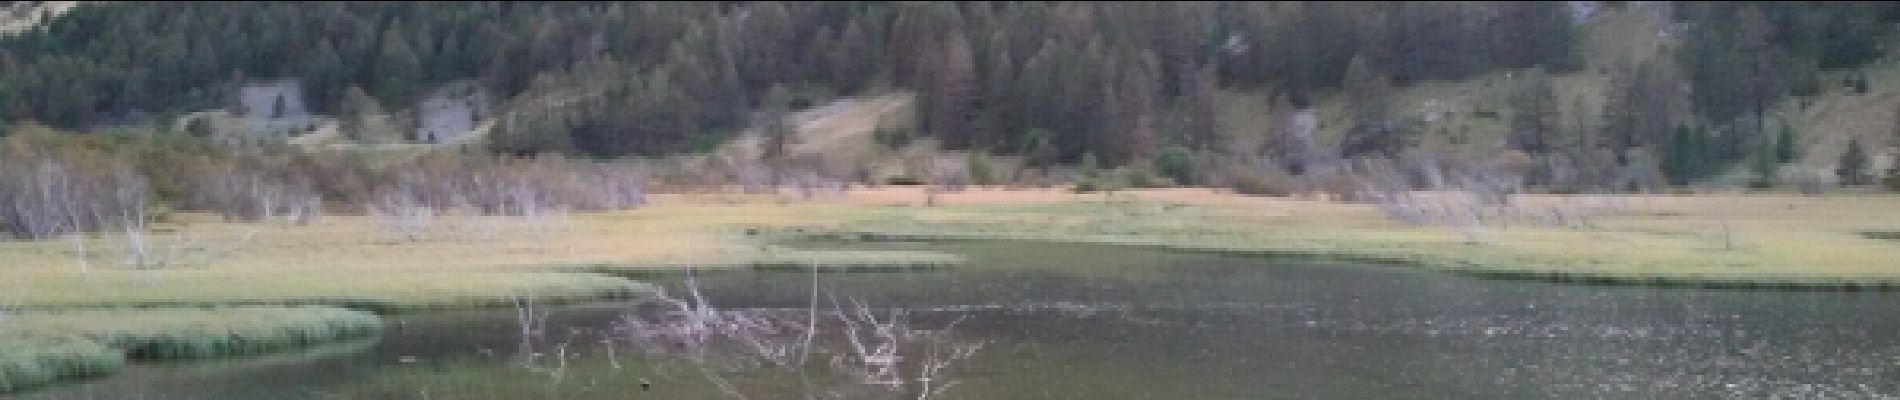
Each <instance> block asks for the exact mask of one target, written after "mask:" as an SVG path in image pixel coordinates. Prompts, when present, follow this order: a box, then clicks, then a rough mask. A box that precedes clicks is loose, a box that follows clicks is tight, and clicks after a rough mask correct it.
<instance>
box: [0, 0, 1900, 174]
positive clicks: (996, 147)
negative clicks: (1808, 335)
mask: <svg viewBox="0 0 1900 400" xmlns="http://www.w3.org/2000/svg"><path fill="white" fill-rule="evenodd" d="M11 4H12V5H13V6H14V8H18V9H22V10H25V9H29V8H31V9H35V10H38V9H44V10H46V11H49V12H38V11H22V12H25V14H20V13H12V14H15V15H14V16H15V18H14V19H13V20H9V21H7V22H9V23H11V24H12V26H25V25H28V24H31V25H34V26H44V27H45V28H46V29H35V30H20V29H16V30H15V32H16V34H14V35H10V36H7V37H4V38H0V61H4V63H5V64H6V67H7V68H4V69H0V119H4V120H6V121H34V122H39V123H42V124H45V125H49V126H52V127H54V128H57V129H60V130H66V131H103V130H134V131H137V130H141V129H152V130H160V131H166V130H171V131H181V130H182V131H191V132H192V133H194V134H199V135H208V136H216V137H218V138H220V139H221V140H222V141H224V142H227V143H241V142H252V141H254V140H250V137H251V136H265V137H266V139H267V140H264V141H273V140H276V138H289V142H291V143H294V144H297V145H300V146H302V147H305V148H317V149H332V150H349V151H358V150H361V151H368V152H392V153H413V152H417V151H428V150H432V149H438V148H457V149H467V148H481V149H486V150H488V151H490V152H494V153H505V154H514V155H531V154H537V153H562V154H565V155H569V156H581V157H588V158H594V159H611V158H621V157H638V158H667V157H671V156H675V155H682V154H693V153H706V152H708V151H710V150H720V149H725V150H721V151H717V152H718V153H723V154H727V155H730V156H733V157H736V158H739V159H743V160H747V161H744V163H757V162H759V161H762V160H756V159H755V158H757V156H759V154H756V152H748V151H751V150H756V147H757V146H756V145H754V144H755V143H754V141H755V140H756V139H755V138H753V137H752V136H751V135H749V134H746V130H747V129H748V128H749V127H753V126H758V125H761V121H759V120H757V118H758V117H759V116H761V115H763V112H764V110H768V109H774V108H775V107H783V108H787V109H801V108H810V110H807V111H805V112H803V114H804V115H808V116H810V115H818V116H825V115H824V114H828V113H832V112H836V113H839V115H837V116H835V118H831V117H833V116H827V118H818V119H813V120H810V121H796V124H797V125H801V126H800V131H801V132H806V131H811V132H821V133H809V134H807V133H801V134H800V135H799V136H800V137H801V138H800V140H796V141H794V142H797V143H799V144H796V145H794V146H793V147H794V148H793V149H791V150H792V154H789V155H788V156H790V157H793V158H826V157H814V156H818V155H823V156H828V157H829V158H835V160H818V161H817V162H813V161H811V160H805V161H798V162H796V164H800V165H802V166H801V167H800V168H805V169H817V170H824V171H825V174H828V175H841V174H844V173H845V172H843V171H846V170H854V171H861V170H863V169H864V168H865V167H866V166H864V165H856V166H848V165H853V164H866V163H869V164H879V162H873V161H876V160H871V159H873V158H884V159H888V158H892V157H894V156H893V155H892V154H880V155H875V156H874V157H867V155H866V154H863V153H864V152H866V151H870V150H876V149H869V148H871V147H875V146H869V144H870V143H871V142H874V141H875V140H873V139H872V136H874V135H869V134H867V132H871V131H875V130H876V129H874V128H868V127H874V126H877V125H878V124H879V122H876V120H878V119H884V120H885V121H884V122H882V123H884V124H887V125H888V126H886V128H889V130H891V131H898V132H901V136H903V137H906V138H910V137H914V138H917V139H922V140H921V141H919V142H918V144H919V146H917V148H913V149H908V150H906V149H888V150H892V152H894V153H906V154H908V155H904V156H895V157H896V158H918V157H913V156H915V155H917V154H921V153H932V154H939V155H955V154H963V153H971V152H974V153H986V154H991V155H995V156H998V157H1003V158H1016V159H1019V160H1024V161H1029V162H1033V163H1034V164H1039V165H1075V164H1080V163H1081V162H1082V160H1084V159H1086V158H1094V159H1095V160H1097V162H1098V163H1099V164H1100V165H1101V166H1103V167H1110V168H1117V167H1128V168H1131V169H1134V170H1137V171H1135V172H1131V173H1138V172H1140V171H1139V170H1142V169H1155V168H1149V167H1153V165H1152V164H1154V163H1157V162H1159V161H1160V160H1157V159H1156V158H1157V157H1158V156H1159V155H1161V154H1173V155H1176V158H1177V159H1176V160H1171V161H1170V162H1172V163H1173V164H1174V165H1176V166H1179V165H1184V164H1183V162H1184V160H1179V159H1178V158H1179V157H1178V155H1180V154H1183V153H1186V154H1192V155H1193V157H1194V158H1197V159H1199V160H1185V162H1187V163H1200V164H1207V165H1206V166H1207V167H1208V168H1207V169H1208V170H1210V171H1211V170H1215V169H1219V170H1222V171H1223V173H1233V172H1235V170H1236V168H1239V167H1236V166H1245V165H1247V164H1258V163H1249V162H1237V161H1235V160H1258V159H1260V158H1262V157H1263V156H1273V157H1283V158H1289V159H1291V158H1299V159H1314V160H1319V159H1325V160H1335V159H1337V160H1340V161H1349V160H1355V159H1398V158H1400V157H1399V156H1400V155H1402V154H1407V153H1412V154H1422V155H1425V156H1426V157H1435V158H1439V159H1444V160H1448V161H1450V160H1458V162H1466V161H1470V162H1480V163H1490V162H1504V161H1500V160H1499V159H1498V157H1497V156H1498V155H1503V154H1512V155H1513V157H1512V159H1511V160H1509V162H1507V164H1511V168H1516V169H1522V171H1519V172H1522V173H1524V174H1527V175H1528V177H1529V179H1531V180H1532V181H1534V182H1543V181H1546V180H1548V179H1545V178H1550V179H1556V177H1558V175H1564V179H1571V178H1572V177H1570V176H1569V175H1572V174H1568V171H1569V170H1570V169H1577V170H1592V171H1594V170H1609V169H1616V170H1618V171H1617V172H1615V173H1614V174H1610V173H1598V174H1595V175H1592V176H1584V175H1577V176H1576V177H1574V178H1575V179H1577V180H1582V181H1579V182H1574V183H1575V184H1574V185H1572V186H1574V187H1576V188H1591V187H1606V186H1627V185H1626V183H1628V182H1626V181H1629V180H1631V177H1632V176H1636V175H1645V176H1649V175H1655V174H1656V173H1660V174H1663V175H1666V177H1667V179H1668V181H1669V182H1671V183H1673V184H1677V185H1684V184H1689V183H1693V182H1702V181H1713V180H1729V179H1730V178H1733V177H1736V176H1741V175H1747V174H1746V172H1749V171H1753V170H1759V168H1755V167H1750V165H1749V164H1748V163H1749V162H1750V160H1752V159H1756V158H1761V157H1757V154H1759V153H1761V152H1760V151H1758V150H1759V149H1761V148H1766V147H1771V146H1772V145H1773V144H1774V143H1775V141H1776V140H1778V139H1777V137H1778V135H1779V134H1780V132H1779V131H1778V130H1777V129H1779V126H1780V124H1779V123H1778V121H1772V122H1775V123H1763V124H1756V123H1753V122H1751V121H1754V120H1756V119H1755V117H1754V116H1755V115H1766V118H1761V119H1762V120H1778V118H1779V117H1778V116H1777V115H1778V114H1777V113H1776V110H1783V109H1785V110H1796V109H1798V110H1799V113H1798V114H1799V115H1794V114H1790V115H1791V116H1792V118H1790V119H1791V120H1790V124H1791V126H1792V127H1794V128H1795V129H1796V130H1797V131H1798V132H1800V133H1802V134H1801V135H1797V139H1798V140H1799V141H1801V143H1800V144H1801V146H1796V147H1800V148H1802V149H1805V150H1806V151H1804V152H1802V153H1801V154H1799V157H1793V158H1796V159H1797V160H1791V161H1798V162H1799V163H1800V165H1802V166H1806V167H1808V168H1809V169H1816V170H1821V169H1827V168H1828V166H1829V165H1830V164H1831V163H1832V162H1831V161H1830V159H1833V158H1836V156H1837V155H1838V154H1839V153H1840V152H1841V151H1842V148H1843V147H1844V145H1843V143H1845V142H1846V140H1845V139H1844V138H1846V137H1848V136H1856V137H1864V138H1866V139H1867V140H1868V141H1869V144H1870V146H1874V145H1884V143H1874V142H1873V139H1875V138H1877V137H1878V136H1879V134H1880V131H1881V130H1882V128H1880V127H1881V126H1890V125H1892V124H1891V123H1888V122H1882V121H1885V120H1891V119H1892V118H1893V117H1892V116H1891V115H1890V114H1892V111H1890V109H1891V108H1893V107H1890V106H1888V105H1887V104H1888V103H1891V102H1893V101H1895V100H1894V99H1892V97H1893V94H1892V93H1893V92H1892V91H1891V90H1890V89H1889V88H1886V86H1889V85H1888V83H1890V82H1893V81H1892V79H1893V78H1894V77H1893V76H1891V75H1892V74H1891V73H1890V71H1888V70H1889V69H1891V68H1890V67H1888V66H1887V64H1884V63H1883V62H1881V61H1880V60H1884V59H1888V58H1890V55H1888V54H1886V49H1885V48H1883V47H1882V45H1881V44H1882V43H1885V42H1888V41H1890V40H1888V39H1891V38H1893V37H1894V29H1893V27H1894V26H1895V25H1894V23H1895V22H1900V6H1895V5H1892V4H1883V3H1816V4H1800V5H1796V4H1792V3H1786V4H1784V3H1762V4H1730V3H1690V2H1683V3H1676V2H1523V3H1516V2H1434V3H1305V2H1268V3H1255V2H1204V3H1167V2H1163V3H1127V4H1119V3H1117V4H1110V3H1103V4H1094V3H1066V2H1022V3H884V2H820V3H805V2H748V3H740V4H724V5H719V4H697V3H695V4H687V3H640V4H631V3H604V2H588V3H544V2H500V3H485V2H450V3H442V4H430V5H427V6H424V5H423V4H422V3H413V2H377V3H364V2H347V3H303V2H282V3H228V4H221V5H217V6H212V5H209V4H207V3H181V4H178V5H175V6H163V5H154V4H149V3H71V2H15V3H11ZM60 11H64V12H63V13H61V12H60ZM28 14H31V15H28ZM33 15H58V16H59V17H58V18H57V19H55V20H53V21H38V20H35V18H38V17H35V16H33ZM1184 27H1203V28H1205V29H1185V28H1184ZM239 32H251V33H255V34H248V33H247V34H243V35H239V34H238V33H239ZM238 36H242V37H243V39H242V40H227V38H232V37H238ZM1861 71H1867V72H1870V73H1869V74H1867V79H1866V80H1867V81H1869V83H1871V84H1870V85H1867V86H1871V87H1872V92H1871V93H1866V94H1855V93H1844V92H1842V91H1841V90H1840V89H1842V88H1841V87H1840V85H1836V84H1834V83H1835V82H1839V81H1841V80H1842V79H1843V78H1856V79H1857V77H1859V76H1861V74H1860V72H1861ZM1743 78H1746V79H1743ZM1817 82H1818V83H1817ZM775 93H779V94H781V95H774V94H775ZM884 93H906V94H905V95H903V97H905V98H907V99H908V100H897V99H895V98H893V97H890V95H886V94H884ZM775 96H776V97H775ZM1280 98H1286V99H1290V100H1288V101H1287V102H1288V103H1289V104H1301V107H1307V108H1306V109H1304V110H1301V111H1299V112H1295V111H1294V110H1290V109H1288V110H1274V108H1275V106H1274V105H1273V103H1274V101H1275V100H1276V99H1280ZM836 99H846V100H843V101H840V102H837V103H832V104H827V102H831V101H834V100H836ZM1526 108H1534V109H1532V110H1531V111H1525V109H1526ZM894 114H901V115H903V117H902V118H898V117H891V118H882V117H884V116H890V115H894ZM1293 114H1298V115H1301V116H1302V117H1301V118H1308V117H1311V120H1312V121H1313V122H1314V128H1315V129H1314V131H1313V132H1312V139H1313V141H1314V142H1315V143H1314V144H1316V145H1317V146H1316V147H1313V146H1307V147H1302V148H1299V149H1292V148H1289V147H1288V146H1287V144H1288V143H1293V142H1296V141H1297V142H1304V140H1303V139H1301V140H1295V141H1289V140H1288V138H1287V137H1286V135H1288V132H1289V130H1287V129H1282V128H1281V127H1278V125H1282V124H1285V123H1286V121H1274V120H1272V119H1273V118H1274V117H1275V116H1280V117H1282V118H1285V117H1286V116H1287V115H1293ZM203 116H212V118H210V119H208V120H206V121H209V122H208V123H199V124H197V125H193V124H192V123H191V121H193V120H197V119H202V118H199V117H203ZM871 116H878V118H872V117H871ZM801 118H802V117H801ZM803 125H812V126H811V127H805V126H803ZM1679 128H1680V129H1679ZM1771 128H1772V129H1771ZM194 129H196V130H194ZM1679 130H1680V131H1684V133H1680V134H1678V132H1677V131H1679ZM207 132H208V133H207ZM1220 135H1225V136H1226V137H1227V138H1229V139H1232V140H1231V141H1224V142H1223V141H1215V140H1211V139H1213V138H1216V137H1217V136H1220ZM806 136H809V137H806ZM735 138H736V140H737V141H736V142H735V141H734V140H735ZM733 149H749V150H747V151H735V150H733ZM897 150H904V151H897ZM926 150H928V151H926ZM1181 150H1186V151H1185V152H1183V151H1181ZM1505 150H1511V151H1510V152H1507V151H1505ZM907 152H908V153H907ZM1289 152H1301V153H1307V154H1303V155H1300V156H1298V157H1294V156H1291V155H1290V154H1291V153H1289ZM1606 154H1607V156H1606ZM1518 155H1521V157H1520V156H1518ZM1216 158H1217V159H1219V160H1221V161H1219V162H1218V163H1219V164H1221V165H1222V166H1220V167H1215V166H1214V165H1213V164H1216V162H1214V161H1210V160H1213V159H1216ZM1610 158H1614V160H1613V161H1606V160H1608V159H1610ZM1630 160H1638V161H1630ZM1299 162H1302V163H1303V162H1305V161H1299ZM1327 162H1332V161H1327ZM1610 163H1614V164H1616V165H1614V166H1611V165H1606V164H1610ZM1632 163H1634V164H1632ZM819 164H823V165H822V168H821V167H820V166H819ZM1342 165H1343V164H1342ZM1563 165H1574V166H1575V168H1572V167H1565V166H1563ZM1702 165H1706V166H1708V167H1706V168H1705V167H1694V168H1691V166H1702ZM1256 167H1261V166H1259V165H1255V166H1252V167H1249V168H1256ZM1286 167H1287V168H1289V171H1292V170H1293V166H1291V165H1288V166H1286ZM1744 167H1748V168H1744ZM1771 167H1772V166H1771ZM1751 168H1752V169H1751ZM910 169H915V168H914V166H913V167H910ZM1242 169H1245V168H1242ZM1256 169H1257V168H1256ZM1745 169H1747V170H1749V171H1744V170H1745ZM1189 172H1191V171H1186V172H1184V171H1183V170H1181V169H1180V168H1175V169H1174V170H1173V172H1172V173H1173V174H1175V175H1182V176H1176V177H1175V178H1177V180H1183V179H1186V180H1201V179H1192V178H1194V177H1192V176H1186V175H1191V174H1189ZM1253 172H1257V173H1263V174H1269V175H1271V174H1275V173H1279V172H1274V171H1253ZM1737 174H1740V175H1737ZM1585 175H1588V174H1585ZM1609 175H1617V176H1615V177H1611V176H1609ZM1208 178H1212V177H1208ZM1612 178H1615V179H1612ZM1208 180H1210V181H1220V180H1222V179H1208ZM1585 181H1587V182H1585ZM1612 181H1616V182H1612ZM1644 181H1646V182H1651V181H1656V179H1644ZM1585 190H1593V189H1585Z"/></svg>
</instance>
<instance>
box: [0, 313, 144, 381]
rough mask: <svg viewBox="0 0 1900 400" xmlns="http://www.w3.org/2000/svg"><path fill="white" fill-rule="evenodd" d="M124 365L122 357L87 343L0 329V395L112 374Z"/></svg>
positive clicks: (79, 338) (74, 338) (117, 352)
mask: <svg viewBox="0 0 1900 400" xmlns="http://www.w3.org/2000/svg"><path fill="white" fill-rule="evenodd" d="M124 365H125V355H124V354H123V353H120V352H119V351H118V350H117V349H113V348H110V347H106V346H105V345H102V344H99V342H95V341H92V340H90V339H86V338H83V337H79V336H72V335H61V334H33V333H25V332H13V331H7V330H5V328H0V393H11V392H18V391H23V390H27V389H32V388H35V387H39V386H43V385H46V384H48V383H52V382H56V381H61V380H67V379H80V378H87V377H94V376H101V375H106V374H111V373H113V372H116V371H118V370H119V368H121V367H122V366H124Z"/></svg>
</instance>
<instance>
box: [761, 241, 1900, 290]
mask: <svg viewBox="0 0 1900 400" xmlns="http://www.w3.org/2000/svg"><path fill="white" fill-rule="evenodd" d="M784 237H787V238H789V239H791V240H818V241H830V242H845V243H850V242H865V243H876V242H959V241H1033V242H1046V243H1065V244H1088V245H1107V246H1122V247H1136V248H1146V249H1153V250H1157V251H1167V252H1177V253H1199V254H1217V255H1226V256H1237V257H1249V258H1268V259H1284V260H1291V261H1324V262H1344V263H1356V264H1373V265H1390V266H1402V267H1419V268H1427V269H1431V270H1435V271H1440V272H1446V273H1453V274H1459V275H1465V276H1471V277H1476V278H1484V279H1498V280H1522V281H1539V282H1551V283H1564V284H1581V285H1604V286H1655V287H1684V288H1700V289H1749V290H1787V291H1804V290H1812V291H1849V292H1854V291H1900V278H1827V277H1803V276H1794V275H1788V276H1775V275H1758V276H1751V277H1733V276H1700V275H1673V276H1672V275H1638V274H1619V273H1615V272H1603V271H1587V270H1566V269H1558V268H1564V267H1552V266H1542V267H1540V266H1537V265H1525V266H1505V265H1495V264H1483V263H1480V262H1482V261H1480V260H1479V259H1476V258H1464V259H1461V258H1458V257H1456V256H1447V255H1442V254H1426V253H1376V252H1367V251H1353V250H1339V249H1332V250H1321V249H1295V248H1274V247H1270V246H1249V247H1212V246H1206V245H1201V244H1194V243H1169V242H1164V241H1140V240H1133V241H1131V240H1124V239H1114V238H1088V237H1035V236H1010V235H980V234H964V235H960V234H942V233H939V234H907V233H892V232H879V231H843V230H840V231H831V232H816V231H807V232H805V233H795V234H789V235H784Z"/></svg>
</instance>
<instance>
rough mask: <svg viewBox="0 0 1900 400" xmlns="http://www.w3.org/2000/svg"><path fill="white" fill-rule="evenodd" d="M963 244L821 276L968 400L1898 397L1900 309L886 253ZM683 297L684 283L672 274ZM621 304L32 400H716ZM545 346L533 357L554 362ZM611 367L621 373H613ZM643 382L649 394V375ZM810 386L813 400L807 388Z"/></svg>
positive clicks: (775, 282)
mask: <svg viewBox="0 0 1900 400" xmlns="http://www.w3.org/2000/svg"><path fill="white" fill-rule="evenodd" d="M869 247H873V248H877V249H928V250H936V251H946V252H953V253H959V254H965V255H967V256H969V257H971V263H970V265H968V266H965V267H960V268H956V269H951V270H943V271H927V272H906V273H859V274H825V275H823V276H821V281H822V285H823V286H824V287H825V288H826V289H827V290H830V291H833V292H836V293H840V294H845V295H850V296H854V297H857V298H861V299H863V300H864V301H865V302H866V303H868V304H873V305H876V306H880V307H901V308H905V309H908V310H911V315H912V316H913V320H914V323H915V324H917V325H922V326H934V325H941V324H943V323H947V322H948V321H951V320H954V319H956V318H958V317H963V318H965V319H964V320H963V322H962V323H961V325H959V326H958V328H957V330H956V332H957V333H958V334H959V337H961V338H966V339H970V340H983V341H987V342H988V343H989V344H988V346H987V347H985V348H983V350H982V351H980V352H978V353H977V354H976V355H975V356H974V357H973V358H971V359H969V360H966V361H964V362H963V363H961V364H958V365H956V366H955V367H954V368H952V370H950V373H949V375H950V377H951V378H953V379H956V380H957V381H958V384H957V386H954V387H952V388H951V389H950V390H948V391H947V392H945V393H944V394H943V396H942V397H941V398H956V399H1015V398H1031V399H1041V398H1051V399H1229V398H1232V399H1240V398H1245V399H1257V398H1349V399H1350V398H1460V399H1464V398H1670V399H1680V398H1738V397H1739V398H1767V397H1793V398H1817V397H1828V398H1841V397H1845V398H1879V397H1892V396H1895V395H1900V369H1896V368H1895V366H1896V365H1900V322H1895V321H1894V319H1893V318H1889V317H1890V316H1896V315H1900V296H1896V295H1895V294H1891V293H1885V294H1883V293H1822V292H1744V291H1712V290H1697V289H1657V288H1622V287H1598V286H1565V285H1557V284H1548V283H1534V282H1510V281H1489V280H1478V279H1472V278H1465V277H1457V276H1450V275H1445V274H1438V273H1431V272H1427V271H1417V270H1409V269H1405V268H1402V267H1374V266H1353V265H1308V264H1299V263H1286V262H1279V261H1273V262H1268V261H1261V260H1251V259H1245V258H1228V257H1220V256H1211V255H1181V254H1163V253H1158V252H1152V251H1147V250H1137V249H1124V248H1114V247H1101V246H1081V245H1052V244H1029V243H954V244H917V243H891V244H879V245H873V246H869ZM808 279H809V276H807V275H804V274H799V273H783V272H778V273H774V272H733V273H721V274H712V275H706V276H702V277H701V279H700V281H701V284H702V285H701V286H702V287H703V288H704V290H705V293H706V294H707V296H708V297H710V298H711V299H712V302H713V303H714V304H715V305H716V306H719V307H722V308H727V309H746V308H773V309H778V308H796V307H802V306H804V305H805V303H806V301H807V300H808V297H807V296H808V294H809V293H808V292H807V289H808V285H809V284H810V283H809V280H808ZM662 283H664V284H667V285H669V286H670V287H675V288H677V287H678V284H679V282H677V281H667V282H662ZM630 309H632V307H631V306H630V305H628V304H620V303H603V304H588V305H579V306H567V307H559V308H553V309H550V312H551V314H550V315H551V317H550V321H549V326H550V327H551V328H550V329H549V332H550V333H549V334H548V335H549V337H550V338H552V339H551V340H553V341H565V342H568V343H569V345H568V347H567V349H568V350H569V351H570V352H571V353H573V354H578V356H576V357H574V358H573V361H572V362H571V363H570V365H569V366H568V367H567V369H566V370H564V371H562V372H561V373H560V374H559V378H558V380H557V379H556V378H555V377H554V375H553V374H546V373H536V372H533V371H529V370H527V369H525V368H520V367H518V366H517V365H516V364H513V363H511V362H510V360H511V354H514V352H515V349H516V347H515V346H516V343H517V342H518V339H519V335H518V334H517V332H518V330H517V329H516V327H517V325H516V323H515V311H514V310H485V311H468V312H445V313H431V314H423V315H407V316H392V317H391V321H390V322H391V323H392V326H391V329H389V330H388V332H386V334H385V335H383V336H382V337H380V338H377V339H375V340H370V341H364V342H357V343H345V344H340V345H332V346H326V347H320V348H315V349H311V350H308V351H303V352H293V353H286V354H277V355H271V356H265V357H253V358H244V359H236V360H221V361H209V362H195V363H180V364H138V365H134V366H131V367H129V368H128V369H127V370H126V371H125V372H124V373H122V374H119V375H116V376H113V377H109V378H105V379H102V380H98V381H93V382H85V383H76V384H67V385H62V386H55V387H51V388H48V389H45V390H40V391H36V392H32V393H27V394H24V395H18V396H16V397H19V398H27V399H85V398H100V399H120V398H144V399H325V398H389V399H422V398H433V399H449V398H455V399H461V398H483V399H489V398H492V399H517V398H586V399H627V398H717V397H718V395H717V393H718V392H717V391H715V390H713V389H712V387H711V386H710V385H708V384H707V382H706V381H705V380H704V379H703V378H700V376H702V375H699V374H697V373H696V372H695V371H694V370H693V369H692V368H691V366H690V364H689V363H686V362H684V361H681V360H678V359H673V358H666V357H659V358H654V357H644V356H633V355H628V350H627V348H626V347H624V345H618V346H621V347H616V349H618V352H617V353H616V356H615V357H614V358H615V360H613V361H614V362H609V361H608V360H607V356H606V351H607V350H606V346H605V345H604V344H602V343H601V340H603V339H608V338H612V337H614V334H613V333H611V332H609V331H608V330H607V329H606V328H607V327H609V326H610V325H611V322H612V321H613V320H615V319H616V318H618V317H620V316H621V315H623V314H625V313H626V312H628V310H630ZM546 348H547V347H543V349H546ZM616 364H617V365H616ZM727 376H728V377H729V379H731V380H732V381H733V382H734V383H735V384H736V385H739V386H741V387H742V388H743V389H745V390H747V392H748V393H749V394H752V395H753V396H752V398H802V393H806V392H813V391H824V390H831V389H834V388H835V389H836V390H840V391H844V395H846V396H848V397H849V398H897V397H899V396H898V394H896V393H889V392H883V391H880V390H875V389H867V388H864V387H850V386H851V385H848V384H839V383H835V382H833V383H826V382H817V383H811V382H798V381H797V380H794V379H788V377H787V376H786V375H785V374H773V373H769V372H746V371H739V372H732V373H729V374H728V375H727ZM643 381H644V382H647V383H649V384H650V385H649V386H647V387H645V388H642V387H641V386H640V383H641V382H643ZM814 385H815V386H816V387H818V388H819V389H820V390H813V389H812V388H813V387H814Z"/></svg>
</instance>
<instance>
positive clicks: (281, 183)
mask: <svg viewBox="0 0 1900 400" xmlns="http://www.w3.org/2000/svg"><path fill="white" fill-rule="evenodd" d="M198 180H199V183H198V184H197V185H196V189H197V190H195V193H194V198H193V199H192V201H191V202H189V205H191V206H193V207H194V208H198V209H203V210H210V211H213V212H216V213H218V215H220V216H222V217H224V219H225V220H231V221H260V220H263V221H270V220H278V219H280V218H281V219H282V220H284V221H289V222H296V223H305V222H309V221H310V220H312V219H314V218H316V217H317V216H318V215H320V213H321V204H322V197H321V195H319V194H318V193H317V190H316V186H315V185H314V184H313V183H312V182H311V180H310V179H307V178H305V177H303V176H302V175H301V174H298V173H295V172H292V171H289V170H288V169H284V168H270V167H263V166H257V165H238V164H230V165H224V166H220V167H213V168H210V169H208V170H205V171H200V172H199V175H198Z"/></svg>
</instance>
